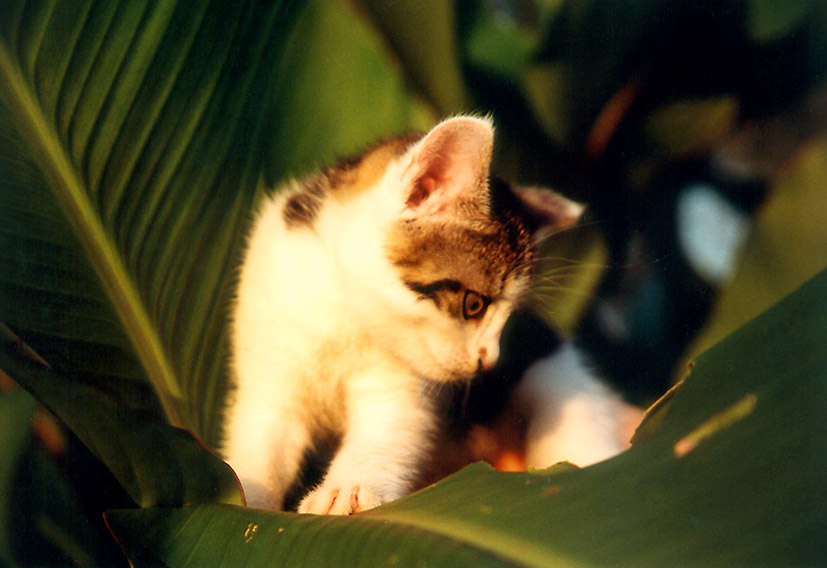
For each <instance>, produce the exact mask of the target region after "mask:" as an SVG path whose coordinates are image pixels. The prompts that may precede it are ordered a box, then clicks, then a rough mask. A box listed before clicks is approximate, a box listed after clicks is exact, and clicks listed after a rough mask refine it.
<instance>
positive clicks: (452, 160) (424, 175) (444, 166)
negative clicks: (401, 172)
mask: <svg viewBox="0 0 827 568" xmlns="http://www.w3.org/2000/svg"><path fill="white" fill-rule="evenodd" d="M492 145H493V129H492V126H491V123H490V122H489V121H486V120H483V119H476V118H469V117H460V118H455V119H449V120H446V121H445V122H443V123H441V124H439V125H437V126H436V127H435V128H434V129H433V130H431V132H429V133H428V134H427V135H426V136H425V138H424V139H423V140H422V141H421V142H420V143H419V145H418V147H417V149H416V151H415V153H414V156H413V162H412V166H413V172H415V173H414V176H415V177H414V176H412V177H413V183H412V185H411V186H409V187H410V193H409V194H408V196H407V198H406V200H405V205H406V206H407V208H408V209H410V210H416V212H417V213H419V214H429V213H430V214H433V213H437V212H440V211H444V210H449V209H451V208H453V207H454V206H455V205H456V203H457V202H458V201H459V200H469V199H475V197H474V196H473V195H472V194H473V193H474V192H478V191H480V189H482V188H484V183H482V182H483V180H484V179H485V177H486V176H487V175H488V165H489V161H490V160H491V149H492ZM482 199H484V196H479V198H478V201H479V200H482ZM426 201H427V202H428V203H427V204H426V203H425V202H426Z"/></svg>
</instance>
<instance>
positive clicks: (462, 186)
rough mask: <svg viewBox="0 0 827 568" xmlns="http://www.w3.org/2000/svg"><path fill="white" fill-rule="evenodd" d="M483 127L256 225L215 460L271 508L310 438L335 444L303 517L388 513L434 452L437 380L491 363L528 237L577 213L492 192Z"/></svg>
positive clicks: (446, 135) (291, 193)
mask: <svg viewBox="0 0 827 568" xmlns="http://www.w3.org/2000/svg"><path fill="white" fill-rule="evenodd" d="M492 145H493V128H492V125H491V123H490V121H488V120H485V119H477V118H469V117H460V118H456V119H451V120H448V121H445V122H443V123H441V124H440V125H438V126H436V127H435V128H434V129H433V130H431V131H430V132H429V133H428V134H426V135H425V136H408V137H402V138H398V139H394V140H391V141H389V142H386V143H384V144H382V145H380V146H377V147H375V148H373V149H372V150H370V151H368V152H367V153H365V154H364V155H362V156H361V157H359V158H357V159H355V160H352V161H350V162H344V163H342V164H340V165H339V166H337V167H335V168H331V169H330V170H328V171H326V172H323V173H321V174H319V175H317V176H315V177H312V178H309V179H307V180H305V181H304V182H302V183H294V184H292V185H290V186H288V187H286V188H284V189H282V191H281V192H279V193H278V194H277V195H276V196H275V197H274V198H270V199H267V200H266V201H265V202H264V204H263V206H262V207H261V209H260V211H259V213H258V216H257V218H256V220H255V222H254V224H253V229H252V231H251V234H250V237H249V240H248V246H247V250H246V255H245V258H244V262H243V264H242V267H241V272H240V276H239V285H238V298H237V301H236V303H235V306H234V310H233V314H232V334H231V348H232V375H233V378H234V383H235V385H234V389H233V391H232V393H231V395H230V400H229V404H228V407H227V425H226V436H225V443H224V445H223V454H224V455H225V457H226V458H227V460H228V462H229V463H230V465H232V466H233V468H234V469H235V470H236V472H237V473H238V474H239V477H240V479H241V482H242V485H243V487H244V490H245V493H246V497H247V502H248V504H250V505H253V506H260V507H267V508H275V509H278V508H281V507H282V506H283V500H284V496H285V492H286V491H287V490H288V489H289V488H290V486H291V485H292V484H293V482H294V481H295V479H296V477H297V475H298V472H299V469H300V467H301V464H302V459H303V457H304V454H305V452H306V451H307V450H309V449H311V448H312V447H313V444H314V440H316V439H317V438H319V437H320V436H324V435H327V434H333V435H335V436H338V437H339V438H340V440H341V441H340V444H339V448H338V450H337V452H336V455H335V456H334V458H333V460H332V463H331V465H330V468H329V470H328V472H327V474H326V475H325V477H324V480H323V481H322V483H321V485H320V486H318V487H317V488H315V489H314V490H312V491H311V492H310V493H309V495H307V496H306V497H305V498H304V499H303V500H302V502H301V504H300V506H299V511H300V512H309V513H336V514H349V513H353V512H356V511H360V510H364V509H368V508H371V507H374V506H376V505H379V504H381V503H384V502H387V501H390V500H393V499H396V498H398V497H400V496H402V495H404V494H405V493H407V492H408V491H409V490H410V489H411V487H412V484H413V483H414V482H415V480H416V478H417V475H418V473H419V471H420V469H421V467H422V464H423V462H424V460H426V459H427V458H428V455H429V451H430V449H431V447H432V442H433V436H434V435H435V431H434V429H435V427H436V424H437V420H436V418H435V416H434V412H435V402H436V401H435V400H434V393H435V392H436V391H438V390H439V384H440V383H444V382H447V381H456V380H465V379H468V378H470V377H471V376H472V375H473V374H474V373H475V372H476V371H477V370H478V369H480V368H489V367H490V366H492V365H493V364H494V362H496V360H497V356H498V350H499V347H498V345H499V336H500V332H501V330H502V326H503V324H504V323H505V320H506V319H507V317H508V315H509V314H510V313H511V311H512V310H513V308H514V306H515V304H516V303H517V301H518V300H519V298H520V296H521V295H522V294H523V292H524V291H525V289H526V288H527V285H528V279H529V276H530V272H531V269H532V266H533V264H534V260H535V259H534V250H533V236H532V233H536V232H538V231H541V230H543V229H544V228H546V227H549V226H550V227H552V228H553V227H555V226H561V225H564V224H567V223H570V222H571V221H572V220H573V219H574V218H575V217H576V216H577V215H578V214H579V210H577V208H576V207H574V206H573V205H572V204H570V202H566V201H565V200H563V199H562V198H559V197H554V196H551V194H546V193H543V194H542V195H541V194H538V193H531V192H529V193H524V194H522V197H521V196H520V195H518V194H517V193H513V192H512V191H511V190H510V189H509V188H507V187H506V185H505V184H502V183H501V182H497V181H490V180H489V178H488V167H489V161H490V157H491V150H492Z"/></svg>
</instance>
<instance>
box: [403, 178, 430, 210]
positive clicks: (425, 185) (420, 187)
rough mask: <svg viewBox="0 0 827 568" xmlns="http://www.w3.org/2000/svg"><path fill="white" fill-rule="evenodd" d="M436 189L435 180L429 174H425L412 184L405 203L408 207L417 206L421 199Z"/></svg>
mask: <svg viewBox="0 0 827 568" xmlns="http://www.w3.org/2000/svg"><path fill="white" fill-rule="evenodd" d="M435 189H436V181H435V180H434V178H432V177H431V176H425V177H423V178H422V179H420V180H419V181H418V182H416V184H415V185H414V188H413V191H411V194H410V195H409V196H408V201H407V202H406V203H405V205H407V206H408V207H419V206H420V205H421V204H422V202H423V201H425V200H426V199H428V197H429V196H430V195H431V194H432V193H433V192H434V190H435Z"/></svg>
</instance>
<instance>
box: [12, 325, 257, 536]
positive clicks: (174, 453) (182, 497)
mask: <svg viewBox="0 0 827 568" xmlns="http://www.w3.org/2000/svg"><path fill="white" fill-rule="evenodd" d="M0 341H1V343H0V367H2V368H3V369H7V370H8V373H9V375H11V376H12V377H13V378H14V379H15V380H17V381H18V382H19V383H20V384H21V385H23V386H24V387H26V388H27V389H28V390H29V391H30V392H31V393H33V394H34V395H35V396H36V397H37V398H38V399H39V400H40V401H41V402H42V403H43V404H44V405H45V406H46V407H47V408H49V409H50V410H51V411H52V412H54V414H55V415H57V416H58V417H59V418H60V419H61V420H62V421H63V422H64V423H66V425H67V426H69V428H70V429H71V430H72V431H73V432H74V433H75V435H77V436H78V438H80V440H81V441H82V442H83V443H84V444H85V445H86V447H88V448H89V449H90V450H91V451H92V453H93V454H94V455H95V456H96V457H97V458H98V459H99V460H100V461H101V462H103V463H104V464H105V465H106V466H107V467H108V468H109V470H110V471H111V472H112V474H113V475H114V476H115V478H116V479H117V480H118V482H119V483H120V484H121V486H122V487H123V488H124V489H125V490H126V492H127V493H128V494H129V496H130V497H131V498H132V499H133V500H134V501H135V503H137V504H138V505H140V506H142V507H164V506H181V505H184V504H189V503H233V504H241V503H242V502H243V500H242V497H241V490H240V487H239V484H238V480H237V479H236V477H235V474H234V473H233V471H232V470H231V469H230V466H228V465H227V464H226V463H224V462H223V461H221V460H220V459H219V458H217V457H216V456H214V455H213V454H211V453H210V452H209V451H208V450H207V449H205V448H204V447H203V446H202V445H201V444H200V443H199V442H198V441H197V440H196V439H195V438H193V436H192V434H190V433H189V432H186V431H183V430H180V429H178V428H175V427H172V426H169V425H167V424H163V423H161V422H158V421H156V420H152V419H150V418H148V417H147V416H145V415H144V414H142V413H140V412H137V411H135V410H133V409H131V408H128V407H126V406H124V405H123V404H121V403H119V402H118V401H116V400H114V399H112V398H111V397H110V396H108V395H106V394H104V393H103V392H102V391H99V390H97V389H95V388H93V387H90V386H88V385H86V384H84V383H83V382H80V381H72V380H69V379H67V378H65V377H63V376H61V375H60V374H58V373H56V372H54V371H52V370H51V369H50V368H49V367H47V366H46V365H44V364H43V363H42V362H40V361H38V360H36V358H34V357H33V355H32V352H31V350H29V349H28V348H27V346H25V344H23V343H21V342H20V341H19V339H18V338H16V337H15V336H14V335H13V334H12V333H10V332H9V330H8V329H7V328H5V327H4V326H2V325H0ZM0 489H2V487H0ZM0 495H2V493H0ZM0 528H3V527H0Z"/></svg>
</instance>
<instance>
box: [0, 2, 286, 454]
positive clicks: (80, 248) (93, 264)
mask: <svg viewBox="0 0 827 568" xmlns="http://www.w3.org/2000/svg"><path fill="white" fill-rule="evenodd" d="M290 5H291V3H287V2H266V3H265V2H252V1H250V2H244V3H232V5H231V7H232V9H228V8H229V7H230V5H228V4H227V3H224V2H220V1H215V2H210V3H208V2H188V1H181V2H175V1H172V0H159V1H157V2H153V1H139V2H126V3H100V4H94V5H93V4H89V3H80V2H69V1H67V2H28V3H27V2H5V3H3V5H2V14H1V15H0V101H2V107H3V108H1V109H0V150H2V152H0V186H1V187H2V190H0V298H2V300H0V320H2V321H4V322H6V323H7V324H8V325H9V326H11V327H12V328H13V329H14V330H15V331H16V332H17V333H19V334H20V335H21V336H22V337H23V338H24V339H25V340H26V341H27V342H30V343H31V344H32V345H33V346H34V347H35V349H37V350H38V351H39V352H41V353H43V355H44V356H46V357H47V358H49V360H50V361H52V362H53V363H54V364H55V365H56V367H57V368H60V369H64V370H66V371H69V372H72V373H79V374H82V375H83V376H84V377H91V378H92V381H93V383H94V384H96V385H97V386H100V387H102V388H105V389H107V390H109V391H110V392H116V393H118V394H119V395H123V393H124V392H137V395H136V396H135V397H133V398H135V399H136V400H138V401H140V399H141V398H143V399H146V398H147V396H148V395H147V393H146V390H145V389H144V390H143V391H141V388H140V385H141V384H145V383H146V382H148V383H149V384H150V385H151V386H152V390H153V391H154V393H155V395H157V397H158V400H159V401H160V405H161V407H162V408H163V411H164V413H165V414H166V417H167V418H168V419H169V420H170V421H171V422H172V423H174V424H177V425H180V426H187V427H189V428H192V429H193V430H194V431H196V432H198V433H199V434H200V435H203V436H205V437H206V438H214V436H215V429H216V427H217V425H216V421H215V420H214V416H213V415H212V414H211V412H213V411H214V410H215V408H216V400H217V399H218V398H219V397H220V396H221V394H222V385H223V368H224V341H223V336H224V322H225V305H226V302H227V298H228V293H229V284H230V280H231V277H232V271H231V270H230V268H231V266H232V264H233V261H234V258H235V257H236V255H237V253H238V248H239V244H240V236H241V234H242V229H243V225H244V222H245V221H246V218H247V215H248V211H249V208H250V204H251V202H252V199H253V196H254V195H255V192H256V184H257V181H258V177H259V172H260V168H261V160H262V155H263V153H264V151H265V147H266V146H268V144H269V138H270V137H271V136H272V133H270V132H269V131H267V129H266V127H267V126H268V125H269V124H270V122H269V120H267V117H268V110H269V109H270V108H272V105H271V102H270V97H271V96H272V88H273V84H274V82H275V81H274V79H275V76H276V75H277V73H278V69H279V65H278V62H279V56H280V53H281V52H282V43H283V41H284V38H285V35H286V26H287V18H285V16H289V15H290V14H291V13H292V10H291V8H290ZM136 385H137V386H136ZM142 393H143V394H142ZM144 402H145V405H146V406H151V403H147V402H146V401H144Z"/></svg>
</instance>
